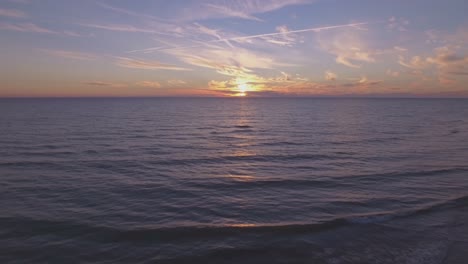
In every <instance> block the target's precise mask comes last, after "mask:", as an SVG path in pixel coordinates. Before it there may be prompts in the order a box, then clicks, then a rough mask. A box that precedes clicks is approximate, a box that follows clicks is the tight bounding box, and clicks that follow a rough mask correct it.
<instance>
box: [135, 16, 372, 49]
mask: <svg viewBox="0 0 468 264" xmlns="http://www.w3.org/2000/svg"><path fill="white" fill-rule="evenodd" d="M367 24H369V23H368V22H361V23H351V24H344V25H336V26H326V27H315V28H306V29H298V30H290V31H287V32H273V33H266V34H258V35H250V36H243V37H233V38H223V39H216V40H210V41H206V43H216V42H226V41H228V42H229V41H241V40H247V39H255V38H263V37H272V36H284V35H288V34H294V33H303V32H319V31H322V30H330V29H336V28H343V27H356V26H361V25H367ZM202 46H203V45H195V46H193V45H192V46H180V47H154V48H148V49H140V50H132V51H128V52H129V53H133V52H150V51H160V50H175V49H188V48H197V47H202Z"/></svg>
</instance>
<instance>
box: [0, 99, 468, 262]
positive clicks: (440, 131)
mask: <svg viewBox="0 0 468 264" xmlns="http://www.w3.org/2000/svg"><path fill="white" fill-rule="evenodd" d="M467 223H468V100H462V99H312V98H256V99H252V98H250V99H249V98H235V99H234V98H226V99H221V98H147V99H143V98H133V99H124V98H122V99H104V98H99V99H0V262H1V263H425V264H426V263H463V262H456V261H458V260H459V259H460V254H461V253H460V252H463V249H466V248H468V232H467V230H468V226H467V225H468V224H467ZM464 259H466V258H464Z"/></svg>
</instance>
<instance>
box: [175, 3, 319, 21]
mask: <svg viewBox="0 0 468 264" xmlns="http://www.w3.org/2000/svg"><path fill="white" fill-rule="evenodd" d="M311 2H313V1H311V0H231V1H222V0H208V1H200V0H197V1H190V4H189V7H190V8H185V9H180V10H177V11H176V14H177V16H176V17H180V18H182V19H184V20H185V21H196V20H204V19H219V18H239V19H247V20H254V21H262V19H260V18H259V17H257V16H255V15H256V14H263V13H268V12H272V11H275V10H279V9H282V8H284V7H287V6H291V5H303V4H309V3H311ZM188 10H190V12H189V11H188Z"/></svg>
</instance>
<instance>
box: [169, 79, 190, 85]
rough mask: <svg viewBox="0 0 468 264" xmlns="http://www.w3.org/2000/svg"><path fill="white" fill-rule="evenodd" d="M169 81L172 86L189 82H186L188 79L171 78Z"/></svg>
mask: <svg viewBox="0 0 468 264" xmlns="http://www.w3.org/2000/svg"><path fill="white" fill-rule="evenodd" d="M167 83H168V84H169V85H172V86H179V85H185V84H187V82H186V81H183V80H169V81H167Z"/></svg>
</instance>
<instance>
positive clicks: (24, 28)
mask: <svg viewBox="0 0 468 264" xmlns="http://www.w3.org/2000/svg"><path fill="white" fill-rule="evenodd" d="M0 30H10V31H19V32H31V33H42V34H57V32H55V31H52V30H49V29H46V28H43V27H40V26H38V25H36V24H33V23H18V24H11V23H0Z"/></svg>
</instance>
